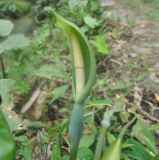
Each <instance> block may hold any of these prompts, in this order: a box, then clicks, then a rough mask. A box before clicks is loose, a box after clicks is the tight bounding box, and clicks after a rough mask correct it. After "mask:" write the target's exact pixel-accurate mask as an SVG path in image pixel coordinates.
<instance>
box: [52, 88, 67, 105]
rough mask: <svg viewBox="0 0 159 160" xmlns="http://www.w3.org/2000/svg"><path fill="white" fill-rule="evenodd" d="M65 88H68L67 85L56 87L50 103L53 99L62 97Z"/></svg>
mask: <svg viewBox="0 0 159 160" xmlns="http://www.w3.org/2000/svg"><path fill="white" fill-rule="evenodd" d="M67 88H68V86H67V85H65V86H62V87H59V88H57V89H56V90H55V91H54V95H53V97H52V99H51V101H50V104H51V103H53V102H54V101H55V100H57V99H59V98H60V97H62V96H63V95H64V93H65V91H66V89H67Z"/></svg>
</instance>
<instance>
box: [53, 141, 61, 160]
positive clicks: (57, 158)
mask: <svg viewBox="0 0 159 160" xmlns="http://www.w3.org/2000/svg"><path fill="white" fill-rule="evenodd" d="M51 160H61V148H60V138H57V140H56V142H55V144H54V146H53V149H52V154H51Z"/></svg>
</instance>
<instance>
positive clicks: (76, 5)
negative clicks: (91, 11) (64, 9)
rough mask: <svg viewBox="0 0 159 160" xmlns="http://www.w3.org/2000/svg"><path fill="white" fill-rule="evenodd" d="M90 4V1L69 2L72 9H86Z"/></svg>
mask: <svg viewBox="0 0 159 160" xmlns="http://www.w3.org/2000/svg"><path fill="white" fill-rule="evenodd" d="M87 3H88V0H80V1H79V0H68V5H69V7H70V8H73V7H84V6H86V5H87Z"/></svg>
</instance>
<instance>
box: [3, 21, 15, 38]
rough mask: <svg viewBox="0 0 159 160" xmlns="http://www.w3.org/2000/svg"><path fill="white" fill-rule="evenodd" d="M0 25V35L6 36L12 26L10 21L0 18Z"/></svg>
mask: <svg viewBox="0 0 159 160" xmlns="http://www.w3.org/2000/svg"><path fill="white" fill-rule="evenodd" d="M0 26H1V28H0V36H2V37H5V36H8V35H9V34H10V33H11V31H12V29H13V27H14V26H13V24H12V23H11V22H10V21H8V20H4V19H0Z"/></svg>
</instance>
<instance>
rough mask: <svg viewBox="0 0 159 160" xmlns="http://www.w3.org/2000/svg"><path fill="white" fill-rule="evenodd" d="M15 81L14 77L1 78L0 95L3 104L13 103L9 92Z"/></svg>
mask: <svg viewBox="0 0 159 160" xmlns="http://www.w3.org/2000/svg"><path fill="white" fill-rule="evenodd" d="M14 83H15V81H14V80H12V79H0V96H1V98H2V105H3V106H9V105H10V103H11V99H10V96H9V92H10V91H11V90H12V89H13V85H14Z"/></svg>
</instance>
